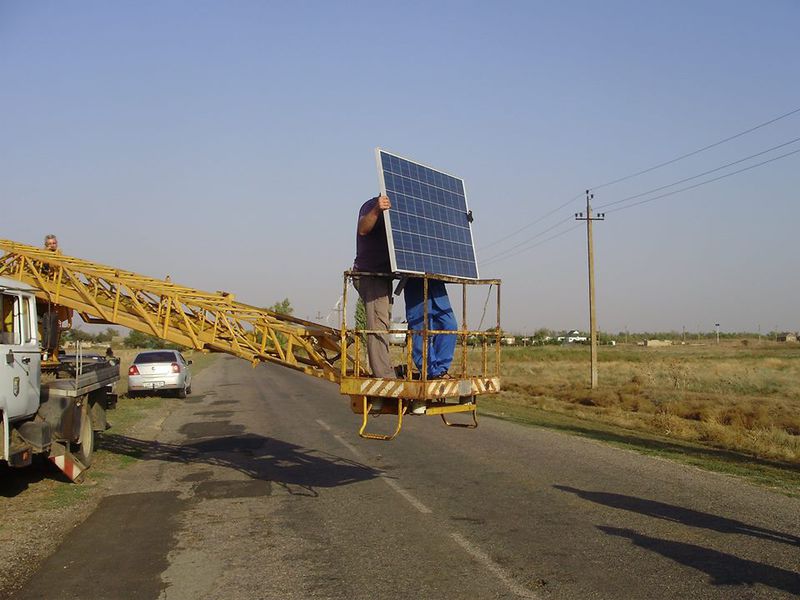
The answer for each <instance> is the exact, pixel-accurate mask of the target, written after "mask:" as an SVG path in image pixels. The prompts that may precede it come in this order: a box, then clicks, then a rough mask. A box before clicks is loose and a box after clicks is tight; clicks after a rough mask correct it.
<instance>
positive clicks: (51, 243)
mask: <svg viewBox="0 0 800 600" xmlns="http://www.w3.org/2000/svg"><path fill="white" fill-rule="evenodd" d="M44 247H45V248H47V249H48V250H50V251H51V252H58V238H57V237H56V236H54V235H53V234H52V233H48V234H47V235H46V236H44Z"/></svg>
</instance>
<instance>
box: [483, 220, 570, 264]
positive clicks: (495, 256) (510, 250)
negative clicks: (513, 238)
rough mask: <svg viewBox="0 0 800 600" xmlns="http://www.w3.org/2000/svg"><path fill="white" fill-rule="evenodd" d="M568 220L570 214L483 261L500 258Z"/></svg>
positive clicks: (487, 261)
mask: <svg viewBox="0 0 800 600" xmlns="http://www.w3.org/2000/svg"><path fill="white" fill-rule="evenodd" d="M570 220H572V217H571V216H570V217H567V218H566V219H562V220H561V221H559V222H558V223H556V224H555V225H551V226H550V227H548V228H547V229H543V230H542V231H540V232H539V233H537V234H536V235H534V236H532V237H529V238H528V239H525V240H522V241H521V242H518V243H517V244H515V245H513V246H511V248H506V249H505V250H503V251H502V252H498V253H497V254H495V255H494V256H490V257H489V258H488V259H486V260H485V261H484V263H489V262H492V261H494V260H495V259H497V258H500V257H501V256H503V255H504V254H508V253H509V252H512V251H513V250H515V249H516V248H519V247H520V246H524V245H525V244H527V243H529V242H532V241H533V240H535V239H536V238H537V237H540V236H543V235H544V234H545V233H547V232H548V231H552V230H553V229H555V228H556V227H558V226H559V225H563V224H564V223H566V222H567V221H570Z"/></svg>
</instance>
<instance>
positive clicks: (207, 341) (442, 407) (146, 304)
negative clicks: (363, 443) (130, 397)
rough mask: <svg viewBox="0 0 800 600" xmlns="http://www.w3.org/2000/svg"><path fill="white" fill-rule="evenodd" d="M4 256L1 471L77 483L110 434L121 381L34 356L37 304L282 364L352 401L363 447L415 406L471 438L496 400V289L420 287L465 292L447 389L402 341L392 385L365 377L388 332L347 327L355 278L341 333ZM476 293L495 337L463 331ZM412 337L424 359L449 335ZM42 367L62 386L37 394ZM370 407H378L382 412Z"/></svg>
mask: <svg viewBox="0 0 800 600" xmlns="http://www.w3.org/2000/svg"><path fill="white" fill-rule="evenodd" d="M0 250H2V251H3V252H4V253H5V254H3V255H2V256H0V293H2V301H3V304H2V311H1V312H0V317H2V332H0V353H2V354H3V356H4V357H5V360H4V362H3V363H0V366H2V367H3V373H2V376H0V414H1V416H2V422H1V423H2V435H1V437H2V439H0V443H2V447H0V450H2V455H0V461H5V462H6V463H8V464H9V465H10V466H13V467H16V466H26V465H28V464H30V462H31V460H32V457H33V455H35V454H43V455H45V456H47V457H48V458H49V459H50V460H51V461H52V462H53V463H55V464H56V465H57V466H58V467H59V468H60V469H61V470H62V471H63V472H64V473H65V474H66V475H67V476H68V477H69V478H70V479H72V480H77V479H78V478H79V477H80V475H81V473H82V472H83V471H84V470H85V469H86V468H87V467H88V466H89V464H90V463H91V457H92V452H93V449H94V432H95V431H101V430H102V429H104V428H105V427H106V419H105V411H106V410H107V409H109V408H112V407H113V404H114V398H115V397H114V396H113V394H109V393H108V389H109V386H113V384H114V383H115V382H116V381H117V380H118V379H119V367H118V365H113V364H107V363H105V362H103V361H100V362H97V363H92V364H91V368H85V367H86V365H84V364H78V365H77V366H74V367H72V368H70V367H69V366H65V365H63V364H61V363H60V362H59V361H58V359H57V355H54V353H53V352H52V343H49V344H48V345H49V346H51V348H50V349H49V350H50V351H49V352H48V351H47V350H48V349H45V352H44V353H41V349H40V340H41V336H40V332H39V331H38V330H37V302H38V305H39V307H40V308H43V309H44V310H49V311H52V307H65V308H66V309H69V310H70V311H76V312H77V313H78V314H80V316H81V318H82V319H83V321H84V322H86V323H99V324H113V325H120V326H124V327H127V328H130V329H133V330H137V331H142V332H144V333H148V334H150V335H153V336H156V337H158V338H160V339H163V340H165V341H168V342H171V343H176V344H180V345H183V346H185V347H188V348H192V349H194V350H197V351H201V352H224V353H228V354H231V355H234V356H238V357H240V358H243V359H245V360H248V361H249V362H251V363H252V364H253V365H254V366H255V365H257V364H259V363H261V362H269V363H274V364H279V365H282V366H284V367H288V368H290V369H294V370H297V371H300V372H302V373H305V374H307V375H312V376H315V377H319V378H322V379H325V380H327V381H330V382H332V383H335V384H338V385H339V390H340V392H341V393H342V394H344V395H347V396H349V397H350V400H351V409H352V411H353V412H354V413H356V414H358V415H360V416H361V419H362V420H361V426H360V428H359V435H360V436H361V437H364V438H368V439H378V440H391V439H393V438H394V437H395V436H396V435H397V434H398V433H399V432H400V430H401V427H402V425H403V417H404V415H407V414H410V413H411V411H410V408H411V406H412V402H414V403H415V405H418V404H419V402H420V401H421V402H423V404H424V407H425V410H424V411H418V410H416V409H415V410H414V411H413V412H414V413H415V414H418V413H420V412H424V414H427V415H439V416H440V417H441V419H442V421H443V422H444V424H445V425H448V426H456V427H469V428H474V427H477V424H478V422H477V398H478V396H480V395H481V394H487V393H496V392H497V391H499V389H500V335H501V329H500V280H496V279H483V280H473V279H462V278H456V277H446V276H438V275H429V274H425V275H422V277H424V278H426V279H440V280H444V281H446V282H448V283H451V284H458V285H460V286H461V287H462V307H463V314H462V318H461V328H460V329H459V330H458V331H457V332H455V335H457V336H458V339H459V340H460V346H461V354H460V357H457V359H456V360H454V362H453V367H452V368H451V373H452V377H451V378H450V379H446V380H442V379H437V380H428V378H427V376H426V375H425V373H419V374H417V373H414V372H413V364H412V360H411V336H410V335H409V336H407V337H406V347H405V357H406V358H405V364H404V365H400V368H398V376H397V378H392V379H388V378H376V377H373V376H371V375H370V374H369V372H368V370H367V368H366V362H367V361H366V359H365V348H364V346H365V344H364V343H363V339H364V337H365V336H366V335H369V334H376V333H378V334H380V333H386V332H380V331H370V330H366V329H358V328H348V327H347V322H346V314H347V296H348V289H349V287H350V285H349V284H350V282H351V281H352V280H353V279H354V278H357V277H358V274H357V273H354V272H351V271H345V272H344V277H343V286H344V287H343V296H342V297H343V310H342V322H341V328H340V329H338V330H337V329H334V328H331V327H327V326H324V325H320V324H318V323H313V322H310V321H305V320H303V319H298V318H295V317H292V316H290V315H284V314H279V313H276V312H273V311H270V310H267V309H263V308H259V307H255V306H250V305H247V304H243V303H241V302H238V301H236V299H235V297H234V295H233V294H231V293H228V292H214V293H209V292H203V291H201V290H197V289H193V288H190V287H185V286H180V285H177V284H175V283H173V282H172V281H171V280H170V279H169V277H168V278H166V279H165V280H160V279H155V278H152V277H147V276H143V275H139V274H136V273H133V272H130V271H124V270H122V269H116V268H113V267H109V266H105V265H101V264H98V263H93V262H90V261H87V260H83V259H80V258H76V257H71V256H66V255H63V254H60V253H54V252H50V251H47V250H44V249H41V248H37V247H34V246H29V245H26V244H20V243H17V242H13V241H10V240H0ZM387 276H389V277H393V276H395V275H394V274H387ZM475 285H483V286H488V288H489V294H487V299H486V304H488V301H489V296H490V295H491V292H492V289H494V290H496V291H495V296H496V326H495V327H493V328H492V329H491V330H490V332H487V331H469V330H468V329H467V328H466V319H467V289H468V287H469V286H475ZM425 288H426V289H427V285H426V286H425ZM44 307H49V308H44ZM484 311H485V306H484ZM40 317H41V315H40ZM39 320H42V321H43V322H47V321H48V319H47V318H40V319H39ZM426 320H427V319H426ZM390 333H392V332H390ZM395 333H398V332H395ZM403 333H405V331H403ZM409 333H412V334H414V333H417V334H419V335H421V336H422V337H423V342H424V343H423V348H426V347H427V340H428V339H430V336H433V335H443V334H453V332H451V331H446V332H445V331H441V332H439V331H429V330H427V329H423V330H421V331H411V332H409ZM476 342H477V345H478V346H479V347H478V348H475V347H474V345H475V344H476ZM79 362H80V361H79ZM43 367H46V368H45V370H46V371H55V372H57V373H61V374H62V375H63V374H64V373H66V374H67V377H63V376H62V377H60V378H59V377H57V378H55V379H52V380H51V381H45V382H44V383H43V381H42V377H43V376H42V369H43ZM423 371H424V369H423ZM375 398H382V399H384V400H385V401H384V402H383V403H382V407H381V408H380V409H378V408H377V403H374V402H373V400H374V399H375ZM377 413H384V414H390V415H394V416H395V417H396V422H395V424H394V425H393V427H394V429H393V431H390V432H389V433H372V432H368V431H367V426H368V423H369V421H370V417H371V416H374V415H375V414H377ZM453 413H468V414H469V415H470V416H471V417H472V420H471V422H451V421H449V420H448V416H450V415H451V414H453Z"/></svg>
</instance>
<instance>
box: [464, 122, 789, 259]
mask: <svg viewBox="0 0 800 600" xmlns="http://www.w3.org/2000/svg"><path fill="white" fill-rule="evenodd" d="M798 112H800V108H795V109H794V110H790V111H789V112H787V113H784V114H782V115H779V116H777V117H775V118H773V119H770V120H768V121H764V122H763V123H759V124H758V125H755V126H753V127H750V128H749V129H746V130H744V131H740V132H739V133H736V134H734V135H731V136H728V137H726V138H724V139H722V140H719V141H717V142H714V143H713V144H709V145H707V146H704V147H702V148H700V149H698V150H694V151H692V152H688V153H686V154H682V155H681V156H678V157H676V158H673V159H671V160H668V161H665V162H662V163H659V164H657V165H655V166H653V167H649V168H647V169H643V170H641V171H637V172H635V173H631V174H629V175H625V176H624V177H619V178H617V179H614V180H612V181H608V182H606V183H602V184H600V185H596V186H594V187H592V188H589V189H590V190H592V191H593V190H597V189H600V188H604V187H608V186H611V185H614V184H616V183H620V182H622V181H627V180H628V179H633V178H634V177H638V176H639V175H644V174H645V173H650V172H651V171H655V170H656V169H660V168H661V167H665V166H667V165H671V164H673V163H676V162H678V161H680V160H683V159H684V158H689V157H690V156H694V155H696V154H700V153H701V152H705V151H706V150H710V149H711V148H715V147H717V146H720V145H721V144H724V143H726V142H730V141H731V140H735V139H736V138H739V137H742V136H743V135H747V134H748V133H752V132H753V131H756V130H758V129H761V128H763V127H766V126H767V125H771V124H772V123H775V122H777V121H780V120H781V119H785V118H787V117H790V116H792V115H794V114H796V113H798ZM778 147H780V146H778ZM778 147H776V148H774V149H777V148H778ZM765 152H767V151H765ZM755 156H759V154H756V155H753V157H755ZM753 157H751V158H753ZM742 160H746V159H742ZM732 164H736V163H731V165H732ZM731 165H728V166H731ZM720 168H724V167H720ZM716 170H719V169H716ZM712 172H714V170H712V171H708V172H707V173H701V174H700V175H695V176H694V177H690V178H687V179H685V180H681V181H677V182H675V183H673V184H670V185H668V186H663V187H661V188H656V189H653V190H649V191H647V192H643V193H642V194H641V195H637V196H631V197H629V198H627V199H625V200H620V201H618V202H624V201H627V200H632V199H634V198H636V197H640V196H642V195H647V194H650V193H653V192H655V191H659V190H660V189H665V188H667V187H671V186H673V185H678V184H680V183H683V182H684V181H689V180H690V179H693V178H696V177H702V176H703V175H704V174H705V175H707V174H709V173H712ZM582 196H583V192H581V193H580V194H577V195H576V196H573V197H572V198H570V199H569V200H567V201H566V202H564V203H563V204H560V205H559V206H557V207H556V208H554V209H552V210H551V211H549V212H547V213H545V214H544V215H543V216H541V217H539V218H537V219H535V220H533V221H531V222H529V223H527V224H526V225H523V226H522V227H520V228H519V229H515V230H514V231H512V232H511V233H509V234H507V235H505V236H503V237H501V238H500V239H498V240H495V241H494V242H491V243H490V244H487V245H486V246H482V247H481V248H479V250H485V249H487V248H491V247H493V246H496V245H497V244H500V243H501V242H504V241H506V240H507V239H509V238H512V237H514V236H516V235H517V234H519V233H521V232H523V231H525V230H526V229H528V228H530V227H533V226H534V225H536V224H537V223H541V222H542V221H544V220H545V219H546V218H547V217H549V216H550V215H552V214H553V213H556V212H558V211H559V210H561V209H562V208H564V207H565V206H567V205H569V204H571V203H572V202H574V201H575V200H578V199H579V198H581V197H582ZM604 206H610V205H609V204H606V205H604ZM601 208H602V207H601ZM538 235H540V234H537V236H538ZM537 236H534V237H532V238H528V239H527V240H525V241H523V242H521V244H525V243H527V242H528V241H530V240H532V239H535V237H537ZM518 245H519V244H518ZM518 245H517V246H518ZM517 246H514V247H512V248H509V250H513V249H514V248H516V247H517ZM507 251H508V250H507ZM507 251H506V252H507ZM501 254H502V253H501ZM498 256H499V255H498ZM494 258H495V257H492V258H490V259H489V260H493V259H494Z"/></svg>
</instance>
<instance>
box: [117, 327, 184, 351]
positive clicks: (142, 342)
mask: <svg viewBox="0 0 800 600" xmlns="http://www.w3.org/2000/svg"><path fill="white" fill-rule="evenodd" d="M122 343H123V344H124V346H125V347H126V348H149V349H154V348H171V349H174V350H182V349H183V348H184V347H183V346H181V345H180V344H172V343H170V342H167V341H165V340H162V339H161V338H157V337H156V336H154V335H149V334H147V333H142V332H141V331H136V330H133V329H131V331H130V333H129V334H128V335H127V337H126V338H125V339H124V340H123V342H122Z"/></svg>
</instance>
